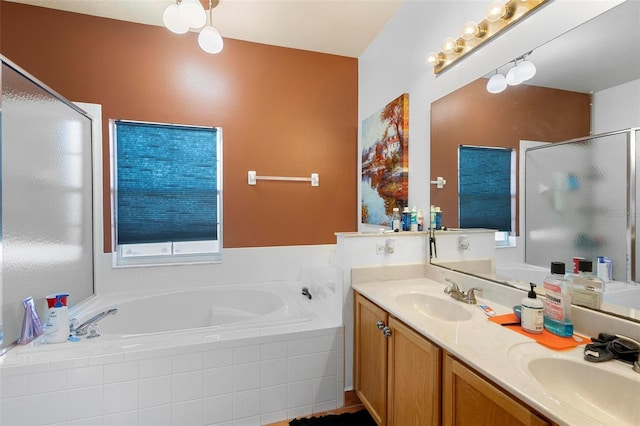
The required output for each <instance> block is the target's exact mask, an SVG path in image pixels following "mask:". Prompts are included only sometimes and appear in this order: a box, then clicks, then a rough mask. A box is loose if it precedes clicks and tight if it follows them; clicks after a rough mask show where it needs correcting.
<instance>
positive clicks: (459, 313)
mask: <svg viewBox="0 0 640 426" xmlns="http://www.w3.org/2000/svg"><path fill="white" fill-rule="evenodd" d="M395 299H396V301H397V302H398V304H399V305H400V307H402V308H404V309H414V310H416V311H417V312H419V313H421V314H423V315H426V316H428V317H431V318H435V319H439V320H443V321H467V320H469V319H471V313H470V312H469V311H467V310H466V309H465V308H464V307H463V306H462V302H451V301H449V300H444V299H442V298H439V297H435V296H429V295H428V294H422V293H405V294H400V295H398V296H396V297H395Z"/></svg>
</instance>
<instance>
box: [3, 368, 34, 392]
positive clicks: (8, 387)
mask: <svg viewBox="0 0 640 426" xmlns="http://www.w3.org/2000/svg"><path fill="white" fill-rule="evenodd" d="M30 376H31V374H29V375H24V374H20V375H19V376H6V377H4V376H3V377H2V378H0V397H2V398H13V397H16V396H21V395H25V394H26V393H27V382H26V378H27V377H30Z"/></svg>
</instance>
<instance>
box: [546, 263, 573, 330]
mask: <svg viewBox="0 0 640 426" xmlns="http://www.w3.org/2000/svg"><path fill="white" fill-rule="evenodd" d="M564 274H565V265H564V263H562V262H551V275H548V276H546V277H545V278H544V284H543V285H544V291H545V298H544V328H545V329H546V330H547V331H549V332H551V333H553V334H555V335H557V336H561V337H569V336H572V335H573V322H572V321H571V296H572V289H571V283H570V282H569V280H567V279H566V278H565V277H564Z"/></svg>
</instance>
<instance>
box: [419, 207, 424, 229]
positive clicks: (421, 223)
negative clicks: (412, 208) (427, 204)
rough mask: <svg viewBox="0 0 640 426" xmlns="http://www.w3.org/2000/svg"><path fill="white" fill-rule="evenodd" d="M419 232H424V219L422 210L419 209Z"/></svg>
mask: <svg viewBox="0 0 640 426" xmlns="http://www.w3.org/2000/svg"><path fill="white" fill-rule="evenodd" d="M418 231H419V232H422V231H424V217H423V216H422V209H418Z"/></svg>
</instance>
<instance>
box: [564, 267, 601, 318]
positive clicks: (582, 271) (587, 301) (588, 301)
mask: <svg viewBox="0 0 640 426" xmlns="http://www.w3.org/2000/svg"><path fill="white" fill-rule="evenodd" d="M592 271H593V262H591V261H590V260H580V262H579V263H578V275H573V276H571V286H572V287H573V303H575V304H576V305H580V306H586V307H587V308H593V309H600V305H601V304H602V293H604V281H603V280H602V278H598V277H596V276H594V275H593V273H592Z"/></svg>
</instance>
